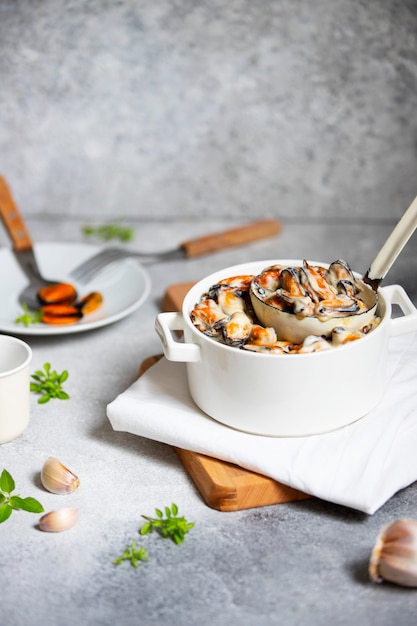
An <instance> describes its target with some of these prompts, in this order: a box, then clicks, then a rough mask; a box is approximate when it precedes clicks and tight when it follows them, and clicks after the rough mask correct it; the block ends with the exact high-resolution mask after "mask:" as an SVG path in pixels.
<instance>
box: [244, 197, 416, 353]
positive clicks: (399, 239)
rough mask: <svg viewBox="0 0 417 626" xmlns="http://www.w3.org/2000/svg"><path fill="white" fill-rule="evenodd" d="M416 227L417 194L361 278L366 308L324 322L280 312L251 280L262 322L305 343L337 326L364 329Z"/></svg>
mask: <svg viewBox="0 0 417 626" xmlns="http://www.w3.org/2000/svg"><path fill="white" fill-rule="evenodd" d="M416 227H417V197H416V198H414V200H413V201H412V203H411V204H410V206H409V207H408V209H407V210H406V211H405V213H404V214H403V216H402V218H401V219H400V221H399V222H398V223H397V225H396V226H395V228H394V230H393V231H392V233H391V234H390V235H389V237H388V239H387V240H386V241H385V243H384V245H383V246H382V248H381V249H380V251H379V252H378V254H377V255H376V257H375V259H374V260H373V261H372V263H371V265H370V266H369V269H368V270H367V272H366V273H365V275H364V276H363V278H362V280H358V281H357V282H358V287H359V294H358V295H359V297H360V298H361V299H362V300H363V301H364V303H365V305H366V309H365V310H363V311H362V312H360V313H358V314H353V315H346V316H343V317H342V316H341V317H333V318H330V319H327V320H325V321H321V320H320V319H319V318H318V317H315V316H308V317H304V318H300V317H297V316H296V315H295V314H294V313H291V312H287V311H281V310H280V309H278V308H276V307H274V306H272V305H270V304H267V303H266V302H264V301H263V300H261V298H260V297H259V295H258V294H257V292H256V289H255V288H254V281H253V282H252V286H251V290H250V297H251V301H252V306H253V308H254V311H255V313H256V316H257V318H258V320H259V321H260V323H261V324H262V325H263V326H265V327H273V328H275V330H276V332H277V335H278V338H279V339H284V340H286V341H291V342H293V343H302V342H303V341H304V339H305V338H306V337H307V336H309V335H317V336H320V335H326V336H328V335H330V334H331V332H332V330H333V329H334V328H336V327H340V326H342V327H344V328H347V329H349V330H358V329H360V328H363V327H364V326H365V325H366V324H369V322H370V321H371V320H372V319H373V317H374V316H375V312H376V308H377V305H378V287H379V285H380V284H381V282H382V280H383V279H384V278H385V276H386V275H387V273H388V272H389V270H390V269H391V267H392V265H393V264H394V262H395V260H396V258H397V257H398V255H399V254H400V252H401V250H402V249H403V248H404V246H405V244H406V243H407V241H408V240H409V239H410V237H411V235H412V234H413V233H414V231H415V229H416Z"/></svg>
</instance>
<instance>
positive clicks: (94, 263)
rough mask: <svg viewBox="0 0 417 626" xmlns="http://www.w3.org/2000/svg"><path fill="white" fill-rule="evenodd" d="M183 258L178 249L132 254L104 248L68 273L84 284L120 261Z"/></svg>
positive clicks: (147, 261)
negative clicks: (156, 252)
mask: <svg viewBox="0 0 417 626" xmlns="http://www.w3.org/2000/svg"><path fill="white" fill-rule="evenodd" d="M183 256H184V255H183V253H182V250H180V249H178V250H169V251H167V252H160V253H158V254H151V253H149V254H146V253H145V252H133V251H131V250H123V249H121V248H105V249H104V250H101V251H100V252H97V254H94V255H93V256H92V257H90V258H88V259H87V260H86V261H84V262H83V263H81V264H80V265H78V266H77V267H75V268H74V269H73V270H72V271H71V272H70V277H71V278H73V279H74V280H76V281H77V282H79V283H81V284H86V283H88V282H89V281H90V280H91V279H92V278H94V276H96V274H98V273H99V272H101V271H102V270H103V269H104V268H105V267H107V266H108V265H111V264H112V263H115V262H116V261H120V260H121V259H129V258H136V259H139V260H140V262H141V263H143V264H148V263H157V262H158V261H173V260H175V259H181V258H183Z"/></svg>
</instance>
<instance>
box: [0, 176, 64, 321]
mask: <svg viewBox="0 0 417 626" xmlns="http://www.w3.org/2000/svg"><path fill="white" fill-rule="evenodd" d="M0 217H1V218H2V220H3V223H4V226H5V228H6V230H7V233H8V235H9V236H10V238H11V240H12V243H13V253H14V255H15V257H16V259H17V261H18V263H19V265H20V267H21V268H22V270H23V272H24V273H25V275H26V277H27V278H28V280H29V284H28V285H27V286H26V287H25V288H24V289H23V291H22V292H21V293H20V294H19V303H20V304H26V305H27V307H28V308H29V309H31V310H36V309H39V306H40V303H39V300H38V297H37V293H38V291H39V289H41V288H42V287H46V286H48V285H56V284H57V283H59V282H61V281H59V280H48V279H46V278H45V277H44V276H42V274H41V272H40V270H39V267H38V263H37V261H36V256H35V252H34V250H33V245H32V239H31V237H30V235H29V231H28V229H27V228H26V225H25V223H24V221H23V218H22V216H21V215H20V212H19V210H18V208H17V206H16V204H15V202H14V200H13V197H12V194H11V192H10V189H9V187H8V185H7V183H6V181H5V179H4V178H3V177H2V176H0Z"/></svg>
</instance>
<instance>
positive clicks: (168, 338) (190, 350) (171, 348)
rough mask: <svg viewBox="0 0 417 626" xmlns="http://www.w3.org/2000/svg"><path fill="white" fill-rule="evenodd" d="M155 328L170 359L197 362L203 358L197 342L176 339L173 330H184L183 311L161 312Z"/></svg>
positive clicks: (157, 317)
mask: <svg viewBox="0 0 417 626" xmlns="http://www.w3.org/2000/svg"><path fill="white" fill-rule="evenodd" d="M155 330H156V332H157V334H158V337H159V339H160V340H161V343H162V347H163V349H164V354H165V356H166V358H167V359H168V361H182V362H190V363H195V362H196V361H200V360H201V359H200V347H199V346H198V345H197V344H196V343H183V342H182V341H181V342H180V341H177V340H176V339H174V334H173V332H172V331H175V330H184V318H183V315H182V313H178V312H176V313H159V315H157V316H156V320H155Z"/></svg>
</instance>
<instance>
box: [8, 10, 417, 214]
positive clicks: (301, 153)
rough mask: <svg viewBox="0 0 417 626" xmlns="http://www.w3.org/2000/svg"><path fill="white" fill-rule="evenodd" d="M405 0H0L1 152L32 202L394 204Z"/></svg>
mask: <svg viewBox="0 0 417 626" xmlns="http://www.w3.org/2000/svg"><path fill="white" fill-rule="evenodd" d="M416 45H417V7H416V3H415V2H414V1H412V0H406V1H400V0H379V1H378V2H366V1H363V0H336V1H333V0H320V1H319V2H314V3H312V2H308V0H298V1H297V2H294V1H293V0H278V1H273V0H263V1H260V0H231V1H229V2H226V3H225V2H219V1H218V0H215V1H213V2H207V1H205V0H199V1H197V2H196V1H194V0H180V1H178V2H174V3H173V2H169V1H167V0H162V1H161V2H152V1H150V0H142V1H132V0H120V1H118V2H109V1H108V0H93V1H91V0H79V1H77V2H74V1H71V0H31V1H30V2H27V1H25V0H1V1H0V75H1V89H0V153H1V162H0V170H1V171H2V173H3V174H4V175H6V177H7V178H8V179H9V180H10V182H11V184H12V186H13V188H14V189H16V194H17V196H18V200H19V204H20V205H21V206H22V207H24V208H25V211H26V212H27V213H28V214H33V215H48V216H51V215H54V214H55V213H58V214H60V213H65V214H66V215H72V216H78V217H80V216H82V215H85V214H88V215H93V216H94V215H96V216H97V218H98V219H99V218H100V217H101V216H105V217H109V216H110V217H114V216H118V217H125V216H128V217H131V216H134V217H136V218H146V217H148V216H152V218H153V219H155V220H160V219H166V218H171V217H172V216H178V217H180V218H183V219H190V220H192V219H199V218H217V217H219V216H222V217H229V218H237V219H239V218H250V217H252V216H254V215H271V216H273V215H280V216H283V217H295V218H297V217H302V218H304V217H312V216H313V217H334V216H338V217H341V216H342V217H344V218H346V219H349V220H351V221H352V220H355V219H356V218H357V217H359V216H363V215H369V216H371V217H374V218H381V219H384V218H391V217H399V215H400V214H401V212H402V211H403V210H404V208H405V206H407V204H408V202H409V201H410V200H411V199H412V197H413V196H414V195H415V171H416V166H417V154H416V145H415V144H416V139H415V138H416V132H417V121H416V116H415V102H416V96H417V82H416V75H417V63H416Z"/></svg>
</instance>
